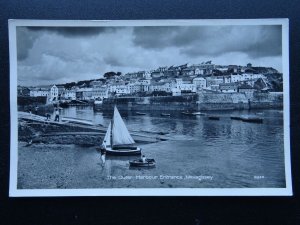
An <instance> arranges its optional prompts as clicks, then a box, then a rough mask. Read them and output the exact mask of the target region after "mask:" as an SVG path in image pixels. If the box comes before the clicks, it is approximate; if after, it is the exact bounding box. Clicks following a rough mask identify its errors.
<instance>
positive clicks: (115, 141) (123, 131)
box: [102, 106, 141, 155]
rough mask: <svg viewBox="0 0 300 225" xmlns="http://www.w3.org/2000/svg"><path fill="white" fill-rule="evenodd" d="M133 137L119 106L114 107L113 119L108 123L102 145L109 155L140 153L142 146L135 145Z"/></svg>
mask: <svg viewBox="0 0 300 225" xmlns="http://www.w3.org/2000/svg"><path fill="white" fill-rule="evenodd" d="M134 143H135V142H134V140H133V138H132V137H131V135H130V133H129V131H128V129H127V127H126V125H125V123H124V121H123V119H122V117H121V115H120V113H119V111H118V109H117V107H116V106H115V108H114V115H113V119H112V120H111V122H110V123H109V125H108V128H107V131H106V134H105V137H104V139H103V143H102V146H103V147H104V148H105V150H106V154H107V155H140V154H141V148H139V147H136V146H133V144H134Z"/></svg>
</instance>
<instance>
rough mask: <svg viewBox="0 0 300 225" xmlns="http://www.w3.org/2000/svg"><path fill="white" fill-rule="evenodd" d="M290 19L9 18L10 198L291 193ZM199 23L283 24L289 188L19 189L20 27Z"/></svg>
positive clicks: (280, 194)
mask: <svg viewBox="0 0 300 225" xmlns="http://www.w3.org/2000/svg"><path fill="white" fill-rule="evenodd" d="M288 24H289V21H288V19H281V18H276V19H224V20H221V19H204V20H88V21H83V20H9V59H10V116H11V119H10V122H11V135H10V177H9V178H10V181H9V196H10V197H30V196H31V197H38V196H49V197H50V196H291V195H293V191H292V178H291V155H290V103H289V101H290V100H289V99H290V98H289V27H288ZM166 25H168V26H180V25H181V26H183V25H185V26H187V25H189V26H196V25H197V26H198V25H209V26H214V25H218V26H220V25H282V60H283V62H282V65H283V74H284V75H283V85H284V87H283V88H284V159H285V179H286V187H285V188H111V189H107V188H99V189H94V188H87V189H17V167H18V141H17V140H18V118H17V115H18V112H17V48H16V27H17V26H69V27H76V26H87V27H88V26H95V27H96V26H97V27H98V26H166Z"/></svg>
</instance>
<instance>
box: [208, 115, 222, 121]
mask: <svg viewBox="0 0 300 225" xmlns="http://www.w3.org/2000/svg"><path fill="white" fill-rule="evenodd" d="M208 119H209V120H220V117H218V116H209V117H208Z"/></svg>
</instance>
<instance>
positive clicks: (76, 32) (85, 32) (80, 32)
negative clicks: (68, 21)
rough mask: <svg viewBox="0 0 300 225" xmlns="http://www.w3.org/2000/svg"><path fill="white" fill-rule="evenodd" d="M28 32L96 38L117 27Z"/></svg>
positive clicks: (70, 28)
mask: <svg viewBox="0 0 300 225" xmlns="http://www.w3.org/2000/svg"><path fill="white" fill-rule="evenodd" d="M27 28H28V30H30V31H37V32H38V31H46V32H50V33H51V32H52V33H56V34H59V35H62V36H65V37H87V36H96V35H98V34H100V33H106V32H114V31H115V30H116V29H119V28H118V27H27Z"/></svg>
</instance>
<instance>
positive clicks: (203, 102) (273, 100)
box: [102, 92, 283, 111]
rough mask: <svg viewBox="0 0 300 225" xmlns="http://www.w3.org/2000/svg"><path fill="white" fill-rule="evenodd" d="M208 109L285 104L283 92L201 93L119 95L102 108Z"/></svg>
mask: <svg viewBox="0 0 300 225" xmlns="http://www.w3.org/2000/svg"><path fill="white" fill-rule="evenodd" d="M114 105H117V106H118V108H119V110H136V111H151V110H157V111H173V110H176V111H186V110H190V111H200V110H201V111H208V110H244V109H272V108H282V107H283V93H282V92H271V93H254V94H245V93H199V94H190V95H182V96H153V97H121V98H120V97H119V98H110V99H105V100H104V101H103V105H102V109H103V110H112V109H113V106H114Z"/></svg>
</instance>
